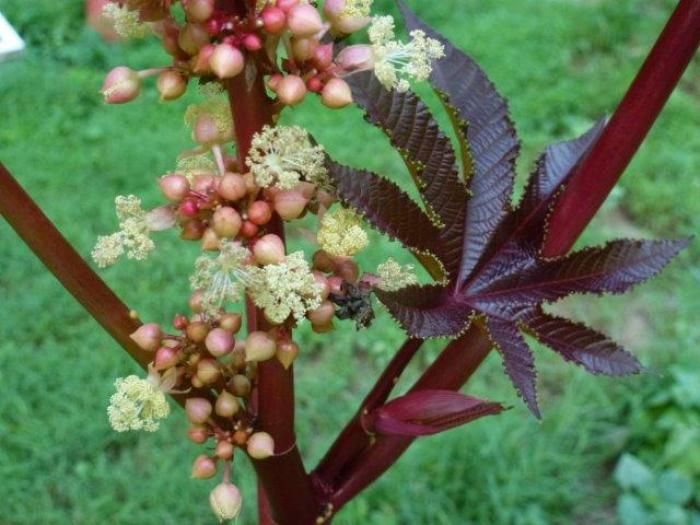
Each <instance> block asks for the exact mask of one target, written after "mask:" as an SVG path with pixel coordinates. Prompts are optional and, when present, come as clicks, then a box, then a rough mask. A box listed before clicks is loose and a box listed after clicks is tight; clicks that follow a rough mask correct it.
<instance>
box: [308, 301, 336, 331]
mask: <svg viewBox="0 0 700 525" xmlns="http://www.w3.org/2000/svg"><path fill="white" fill-rule="evenodd" d="M307 316H308V318H309V321H311V324H313V325H315V326H324V325H326V324H328V323H329V322H331V321H332V320H333V317H334V316H335V305H334V304H333V303H332V302H330V301H323V302H322V303H321V306H319V307H318V308H317V309H316V310H313V311H311V312H309V313H308V314H307Z"/></svg>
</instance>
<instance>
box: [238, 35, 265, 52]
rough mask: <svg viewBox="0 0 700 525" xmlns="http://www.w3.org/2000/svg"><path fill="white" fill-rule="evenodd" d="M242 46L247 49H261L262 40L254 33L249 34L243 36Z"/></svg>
mask: <svg viewBox="0 0 700 525" xmlns="http://www.w3.org/2000/svg"><path fill="white" fill-rule="evenodd" d="M243 47H245V48H246V49H247V50H248V51H253V52H255V51H260V49H262V40H261V38H260V37H259V36H258V35H256V34H253V33H251V34H249V35H246V36H244V37H243Z"/></svg>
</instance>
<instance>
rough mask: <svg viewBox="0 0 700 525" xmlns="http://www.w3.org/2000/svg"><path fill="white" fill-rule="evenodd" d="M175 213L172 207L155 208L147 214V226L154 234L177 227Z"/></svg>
mask: <svg viewBox="0 0 700 525" xmlns="http://www.w3.org/2000/svg"><path fill="white" fill-rule="evenodd" d="M175 223H176V219H175V211H174V210H173V209H172V208H171V207H170V206H160V207H158V208H154V209H152V210H151V211H149V212H148V213H147V214H146V226H148V229H149V230H151V231H152V232H162V231H163V230H168V229H170V228H172V227H173V226H175Z"/></svg>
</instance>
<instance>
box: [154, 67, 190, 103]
mask: <svg viewBox="0 0 700 525" xmlns="http://www.w3.org/2000/svg"><path fill="white" fill-rule="evenodd" d="M156 88H157V89H158V93H160V99H161V100H175V99H178V98H180V97H181V96H182V95H184V93H185V91H187V80H185V78H184V77H183V76H182V75H181V74H180V73H178V72H177V71H170V70H168V71H163V72H162V73H161V74H160V75H158V80H157V81H156Z"/></svg>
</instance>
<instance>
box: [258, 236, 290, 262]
mask: <svg viewBox="0 0 700 525" xmlns="http://www.w3.org/2000/svg"><path fill="white" fill-rule="evenodd" d="M253 256H254V257H255V260H256V261H257V263H258V264H261V265H263V266H264V265H267V264H279V263H281V262H282V261H284V242H282V239H281V238H280V237H279V236H278V235H275V234H274V233H268V234H267V235H264V236H263V237H260V239H258V241H257V242H256V243H255V246H253Z"/></svg>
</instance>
